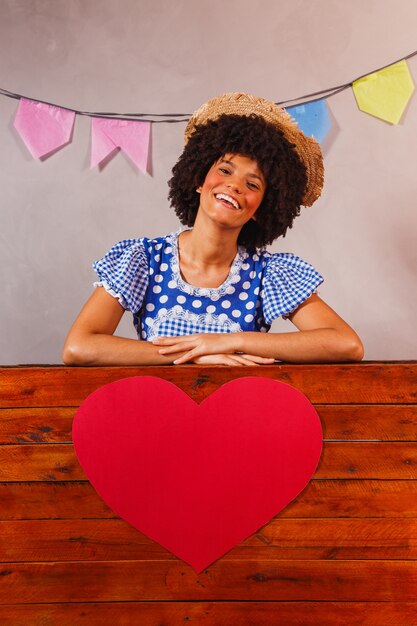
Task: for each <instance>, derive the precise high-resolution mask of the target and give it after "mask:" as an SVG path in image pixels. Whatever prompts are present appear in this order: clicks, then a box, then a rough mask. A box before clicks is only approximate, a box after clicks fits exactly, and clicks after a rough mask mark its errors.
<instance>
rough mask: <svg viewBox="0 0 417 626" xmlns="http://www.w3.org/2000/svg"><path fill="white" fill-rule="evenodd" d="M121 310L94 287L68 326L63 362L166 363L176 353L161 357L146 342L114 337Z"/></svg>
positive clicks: (152, 346)
mask: <svg viewBox="0 0 417 626" xmlns="http://www.w3.org/2000/svg"><path fill="white" fill-rule="evenodd" d="M123 313H124V309H123V307H122V306H121V304H120V303H119V302H118V300H117V299H116V298H114V297H113V296H111V295H110V294H108V293H107V291H106V290H105V289H104V288H103V287H97V288H96V289H95V291H94V293H93V294H92V296H91V297H90V298H89V300H87V302H86V304H85V305H84V307H83V308H82V310H81V312H80V314H79V315H78V317H77V319H76V320H75V322H74V324H73V325H72V327H71V329H70V331H69V333H68V336H67V338H66V341H65V345H64V349H63V352H62V359H63V361H64V363H65V364H66V365H169V364H171V363H172V362H173V361H174V360H175V358H176V357H179V356H180V354H179V353H178V354H175V353H173V354H170V355H167V356H164V355H162V354H160V353H159V352H158V348H157V347H156V346H154V345H152V343H149V342H148V341H138V340H137V339H125V338H123V337H115V336H114V335H113V333H114V332H115V330H116V328H117V326H118V324H119V322H120V320H121V319H122V316H123Z"/></svg>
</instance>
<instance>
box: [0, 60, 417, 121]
mask: <svg viewBox="0 0 417 626" xmlns="http://www.w3.org/2000/svg"><path fill="white" fill-rule="evenodd" d="M416 55H417V50H414V51H413V52H410V54H407V56H405V57H401V59H398V60H397V61H393V62H392V63H389V64H387V65H383V66H382V67H379V68H378V69H376V70H372V71H371V72H367V73H366V74H362V75H361V76H358V77H357V78H355V79H353V80H351V81H350V82H347V83H344V84H342V85H337V86H335V87H328V88H327V89H322V90H321V91H315V92H314V93H310V94H305V95H303V96H298V97H295V98H290V99H288V100H281V101H279V102H276V103H275V104H278V105H279V106H284V105H288V104H290V103H296V102H302V104H309V103H310V102H317V101H318V100H321V99H323V98H326V99H328V98H331V97H332V96H335V95H336V94H338V93H340V92H342V91H345V90H346V89H349V88H351V87H352V86H353V84H354V83H356V82H357V81H359V80H361V79H363V78H366V77H367V76H370V75H371V74H375V73H377V72H380V71H381V70H384V69H387V68H389V67H391V66H392V65H395V64H396V63H399V62H400V61H406V60H408V59H411V58H412V57H414V56H416ZM0 95H2V96H5V97H6V98H14V99H16V100H20V99H21V98H26V99H28V100H31V101H32V102H39V103H41V104H46V105H48V106H52V107H59V108H60V109H64V110H65V111H70V112H72V113H75V115H82V116H86V117H101V118H107V119H117V120H125V121H131V120H136V121H146V122H152V123H153V124H158V123H168V124H169V123H179V122H187V121H188V119H189V118H190V117H191V115H192V113H117V112H113V113H111V112H104V111H82V110H79V109H72V108H70V107H66V106H63V105H61V104H55V103H52V102H47V101H46V100H40V99H38V98H30V97H29V96H24V95H22V94H18V93H13V92H12V91H8V90H7V89H3V88H1V87H0ZM149 118H156V119H149ZM163 118H166V119H163Z"/></svg>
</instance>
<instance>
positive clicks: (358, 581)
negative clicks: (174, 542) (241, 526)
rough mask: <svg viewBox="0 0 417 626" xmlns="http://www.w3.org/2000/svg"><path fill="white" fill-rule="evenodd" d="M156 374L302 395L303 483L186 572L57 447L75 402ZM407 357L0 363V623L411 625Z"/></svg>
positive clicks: (187, 386)
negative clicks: (251, 363) (265, 518)
mask: <svg viewBox="0 0 417 626" xmlns="http://www.w3.org/2000/svg"><path fill="white" fill-rule="evenodd" d="M138 375H140V376H143V375H152V376H160V377H162V378H164V379H166V380H169V381H171V382H173V383H175V384H177V385H178V386H179V387H180V388H181V389H183V390H184V391H185V392H186V393H188V394H189V395H190V396H191V397H192V398H193V399H194V400H196V401H197V402H201V400H203V399H204V398H205V397H206V396H207V395H208V394H210V393H211V392H212V391H214V390H215V389H216V388H217V387H219V386H220V385H221V384H224V383H225V382H227V381H228V380H232V379H233V378H237V377H241V376H248V375H251V376H267V377H270V378H273V379H275V380H280V381H282V382H286V383H288V384H291V385H293V386H295V387H296V388H298V389H300V390H301V391H303V392H304V393H305V394H306V395H307V396H308V397H309V398H310V400H311V401H312V402H313V403H314V405H315V407H316V410H317V411H318V414H319V416H320V418H321V421H322V425H323V432H324V439H325V443H324V450H323V455H322V458H321V460H320V464H319V467H318V469H317V471H316V474H315V476H314V478H313V480H312V481H311V482H310V483H309V485H308V486H307V487H306V489H305V490H304V491H303V492H302V493H301V494H300V495H299V496H298V497H297V498H296V499H295V500H294V502H292V503H290V505H288V506H287V507H286V508H285V509H284V511H282V512H281V513H280V514H279V515H277V516H276V518H274V519H273V520H272V521H271V522H270V523H269V524H267V525H266V526H265V527H264V528H262V529H259V531H258V532H256V533H254V534H253V535H252V536H251V537H249V538H248V539H247V540H246V541H244V542H242V543H241V544H240V545H239V546H236V547H235V548H234V549H233V550H231V551H230V552H229V553H228V554H227V555H225V556H224V557H223V558H222V559H220V560H219V561H217V562H216V563H215V564H213V565H212V566H210V567H209V568H207V570H205V571H204V572H202V573H201V574H199V575H197V574H195V573H194V572H193V570H192V569H191V568H190V567H189V566H188V565H186V564H184V563H183V562H181V561H179V560H178V559H177V558H175V557H174V556H173V555H172V554H170V553H169V552H167V551H166V550H165V549H164V548H162V547H161V546H159V545H158V544H156V543H154V542H153V541H151V540H150V539H148V538H147V537H146V536H144V535H143V534H141V533H139V532H138V531H136V530H135V529H133V528H131V527H130V526H129V525H128V524H126V523H125V522H124V521H123V520H120V519H118V518H117V516H115V515H114V513H113V512H112V511H111V510H110V509H109V508H108V507H107V506H106V504H105V503H104V502H102V500H101V499H100V498H99V496H98V495H97V494H96V493H95V492H94V490H93V489H92V487H91V485H90V484H89V483H88V481H87V480H86V478H85V475H84V473H83V471H82V469H81V468H80V466H79V464H78V461H77V459H76V456H75V454H74V450H73V447H72V443H71V424H72V419H73V416H74V413H75V411H76V410H77V407H78V406H79V404H80V403H81V402H82V400H83V399H84V398H85V397H86V396H87V395H88V394H89V393H91V392H92V391H94V390H95V389H96V388H98V387H99V386H101V385H103V384H106V383H108V382H111V381H113V380H117V379H120V378H124V377H126V376H138ZM416 444H417V363H415V362H405V363H400V362H393V363H363V364H353V365H308V366H307V365H291V366H290V365H276V366H268V367H265V368H249V369H248V368H243V367H242V368H225V367H223V368H222V367H217V368H216V367H198V366H184V367H179V368H176V367H161V368H157V367H149V368H144V367H141V368H135V367H122V368H109V367H106V368H68V367H43V366H41V367H9V368H0V581H1V584H0V623H1V624H3V623H4V624H7V625H8V626H9V624H11V625H17V624H22V625H23V624H24V625H25V626H26V625H27V624H56V625H57V626H62V625H64V626H65V625H66V624H68V625H69V624H71V626H72V625H73V624H77V625H78V624H86V625H87V626H94V625H95V624H100V626H101V625H103V624H104V625H105V624H111V625H112V626H113V625H115V626H116V625H118V624H127V625H129V626H130V624H136V623H138V624H141V626H142V625H143V626H148V625H152V626H153V625H155V626H157V625H158V626H161V625H163V624H164V625H166V626H175V625H176V624H184V623H195V624H198V625H199V626H200V624H204V625H205V624H207V625H214V624H215V625H219V626H220V625H221V626H224V624H233V625H234V626H239V625H241V624H242V625H248V624H249V625H252V624H253V625H256V626H264V625H265V626H267V625H268V626H269V625H270V624H272V625H274V624H285V626H291V625H292V624H298V625H300V624H302V625H303V626H309V625H310V624H311V625H314V626H317V625H320V626H326V625H327V624H328V625H329V626H337V625H338V624H343V625H345V624H349V626H351V625H355V624H358V625H361V626H362V625H365V626H366V625H367V624H372V625H373V626H375V625H377V624H381V625H384V626H386V625H387V624H395V625H397V624H399V625H400V624H401V625H404V626H411V625H413V624H417V600H416V598H417V480H416V479H417V445H416Z"/></svg>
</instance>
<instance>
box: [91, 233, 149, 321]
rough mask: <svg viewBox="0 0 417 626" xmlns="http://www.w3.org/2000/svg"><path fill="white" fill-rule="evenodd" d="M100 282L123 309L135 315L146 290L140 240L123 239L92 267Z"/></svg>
mask: <svg viewBox="0 0 417 626" xmlns="http://www.w3.org/2000/svg"><path fill="white" fill-rule="evenodd" d="M93 269H94V270H95V271H96V273H97V275H98V278H99V281H98V282H97V283H95V285H101V286H103V287H105V289H107V290H108V291H109V292H110V293H111V294H112V295H113V296H115V297H117V298H118V299H119V301H120V303H121V305H122V306H123V307H124V308H125V309H129V310H130V311H132V313H137V311H139V309H140V308H141V306H142V302H143V298H144V295H145V292H146V289H147V287H148V281H149V276H148V258H147V255H146V251H145V247H144V244H143V241H142V240H141V239H124V240H123V241H119V243H117V244H116V245H115V246H113V248H111V249H110V250H109V251H108V252H107V254H105V255H104V257H103V258H102V259H99V260H98V261H95V263H93Z"/></svg>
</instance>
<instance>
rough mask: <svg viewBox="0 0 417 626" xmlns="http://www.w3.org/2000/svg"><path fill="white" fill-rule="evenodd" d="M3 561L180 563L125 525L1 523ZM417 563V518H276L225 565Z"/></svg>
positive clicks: (104, 522)
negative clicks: (321, 561)
mask: <svg viewBox="0 0 417 626" xmlns="http://www.w3.org/2000/svg"><path fill="white" fill-rule="evenodd" d="M0 554H1V555H2V560H3V561H13V562H34V561H121V560H131V559H133V560H137V561H149V560H152V559H175V557H174V556H173V555H171V554H170V553H169V552H168V551H167V550H165V549H164V548H162V547H161V546H160V545H159V544H157V543H155V542H154V541H152V540H151V539H148V537H146V535H143V534H142V533H140V532H138V531H137V530H135V529H134V528H132V527H131V526H129V525H128V524H127V523H126V522H124V521H123V520H118V519H117V520H116V519H109V520H54V521H49V520H35V521H15V522H1V523H0ZM355 558H359V559H362V560H366V559H374V560H376V559H396V560H398V559H403V560H408V559H417V519H415V518H414V519H407V520H399V519H398V518H392V519H389V518H388V519H387V518H385V519H367V518H362V519H345V520H344V519H331V520H329V519H300V520H291V519H280V518H279V517H278V518H277V519H274V520H273V521H272V522H270V523H269V524H268V525H267V526H265V527H264V528H262V529H260V530H259V531H258V532H256V533H254V534H253V535H252V536H250V537H248V539H246V541H243V542H242V543H241V544H240V545H239V546H236V547H235V548H234V549H232V550H231V551H230V552H228V553H227V554H226V555H225V556H224V557H223V558H222V560H225V561H230V560H232V561H234V560H243V559H245V560H250V561H253V560H256V561H262V560H268V559H276V560H279V559H283V560H285V559H294V560H307V559H332V560H335V559H339V560H340V559H355Z"/></svg>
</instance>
